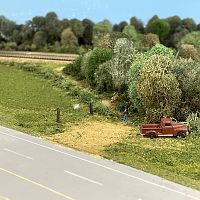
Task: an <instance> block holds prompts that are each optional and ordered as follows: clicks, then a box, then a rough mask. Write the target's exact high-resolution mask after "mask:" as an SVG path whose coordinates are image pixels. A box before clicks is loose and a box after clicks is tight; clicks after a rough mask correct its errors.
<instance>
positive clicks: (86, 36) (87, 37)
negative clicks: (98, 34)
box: [83, 24, 93, 45]
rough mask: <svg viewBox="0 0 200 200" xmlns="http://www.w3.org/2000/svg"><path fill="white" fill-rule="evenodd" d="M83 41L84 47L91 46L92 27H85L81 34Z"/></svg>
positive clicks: (89, 25)
mask: <svg viewBox="0 0 200 200" xmlns="http://www.w3.org/2000/svg"><path fill="white" fill-rule="evenodd" d="M83 39H84V43H85V44H86V45H92V40H93V26H92V25H91V24H88V25H86V26H85V30H84V32H83Z"/></svg>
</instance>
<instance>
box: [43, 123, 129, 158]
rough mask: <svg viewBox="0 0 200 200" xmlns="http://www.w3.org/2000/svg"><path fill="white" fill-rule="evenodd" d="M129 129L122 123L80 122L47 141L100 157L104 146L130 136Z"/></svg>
mask: <svg viewBox="0 0 200 200" xmlns="http://www.w3.org/2000/svg"><path fill="white" fill-rule="evenodd" d="M131 129H132V127H130V126H127V125H126V124H123V123H112V122H100V121H93V122H82V123H79V124H77V125H75V126H73V127H71V128H70V130H66V131H65V132H64V133H60V134H56V135H54V136H52V137H48V138H47V139H48V140H51V141H53V142H56V143H59V144H62V145H66V146H68V147H71V148H75V149H78V150H81V151H86V152H89V153H92V154H98V155H101V152H102V151H103V150H104V148H105V146H107V145H111V144H113V143H116V142H119V141H121V140H123V138H126V137H127V136H128V135H129V134H130V132H131Z"/></svg>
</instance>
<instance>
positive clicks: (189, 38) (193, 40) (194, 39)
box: [179, 31, 200, 53]
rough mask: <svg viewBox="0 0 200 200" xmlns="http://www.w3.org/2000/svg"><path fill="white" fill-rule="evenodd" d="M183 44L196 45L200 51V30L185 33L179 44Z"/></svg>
mask: <svg viewBox="0 0 200 200" xmlns="http://www.w3.org/2000/svg"><path fill="white" fill-rule="evenodd" d="M182 44H190V45H194V47H196V48H197V50H198V52H199V53H200V31H196V32H191V33H188V34H187V35H185V36H184V37H183V38H182V39H181V41H180V43H179V45H182Z"/></svg>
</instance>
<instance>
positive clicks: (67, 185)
mask: <svg viewBox="0 0 200 200" xmlns="http://www.w3.org/2000/svg"><path fill="white" fill-rule="evenodd" d="M36 199H37V200H64V199H68V200H200V192H199V191H196V190H193V189H190V188H187V187H184V186H181V185H179V184H175V183H173V182H170V181H167V180H164V179H162V178H160V177H157V176H154V175H151V174H147V173H144V172H142V171H139V170H136V169H133V168H130V167H128V166H124V165H121V164H117V163H115V162H112V161H109V160H105V159H102V158H98V157H94V156H91V155H88V154H85V153H82V152H78V151H74V150H72V149H68V148H63V147H59V146H58V145H54V144H49V143H48V142H46V141H43V140H42V139H39V138H36V137H32V136H29V135H26V134H23V133H21V132H18V131H14V130H11V129H7V128H4V127H0V200H36Z"/></svg>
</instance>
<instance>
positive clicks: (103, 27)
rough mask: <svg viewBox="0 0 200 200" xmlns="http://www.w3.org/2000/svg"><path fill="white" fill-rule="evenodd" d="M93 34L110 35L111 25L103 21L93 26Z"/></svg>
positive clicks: (107, 21)
mask: <svg viewBox="0 0 200 200" xmlns="http://www.w3.org/2000/svg"><path fill="white" fill-rule="evenodd" d="M93 28H94V33H95V34H97V33H110V32H112V24H111V22H110V21H109V20H107V19H105V20H103V21H101V22H99V23H97V24H95V25H94V27H93Z"/></svg>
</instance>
